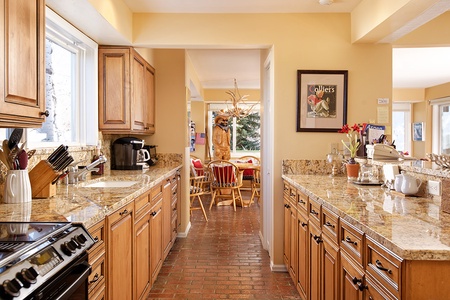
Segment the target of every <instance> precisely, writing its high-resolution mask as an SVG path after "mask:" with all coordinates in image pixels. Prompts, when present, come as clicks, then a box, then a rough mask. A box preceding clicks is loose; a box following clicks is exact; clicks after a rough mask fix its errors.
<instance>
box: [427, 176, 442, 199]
mask: <svg viewBox="0 0 450 300" xmlns="http://www.w3.org/2000/svg"><path fill="white" fill-rule="evenodd" d="M428 194H430V195H434V196H440V195H441V182H439V181H435V180H428Z"/></svg>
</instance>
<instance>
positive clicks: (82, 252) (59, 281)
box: [0, 222, 94, 300]
mask: <svg viewBox="0 0 450 300" xmlns="http://www.w3.org/2000/svg"><path fill="white" fill-rule="evenodd" d="M93 244H94V240H93V238H92V237H91V236H90V235H89V233H88V232H87V230H86V229H85V228H84V227H83V226H81V225H78V224H71V223H68V222H63V223H43V222H34V223H19V222H18V223H14V222H8V223H0V284H1V285H0V299H2V300H22V299H23V300H56V299H58V300H87V299H88V286H87V285H88V276H89V274H90V272H91V266H90V265H89V262H88V256H87V253H86V250H87V249H89V248H90V247H91V246H92V245H93Z"/></svg>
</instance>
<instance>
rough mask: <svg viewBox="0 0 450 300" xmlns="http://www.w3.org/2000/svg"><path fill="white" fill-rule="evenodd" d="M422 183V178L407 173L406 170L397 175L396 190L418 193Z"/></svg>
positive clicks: (411, 193)
mask: <svg viewBox="0 0 450 300" xmlns="http://www.w3.org/2000/svg"><path fill="white" fill-rule="evenodd" d="M421 184H422V180H420V179H418V178H415V177H414V176H411V175H408V174H405V173H404V172H402V174H399V175H395V190H396V191H397V192H402V193H403V194H405V195H414V194H417V192H419V187H420V185H421Z"/></svg>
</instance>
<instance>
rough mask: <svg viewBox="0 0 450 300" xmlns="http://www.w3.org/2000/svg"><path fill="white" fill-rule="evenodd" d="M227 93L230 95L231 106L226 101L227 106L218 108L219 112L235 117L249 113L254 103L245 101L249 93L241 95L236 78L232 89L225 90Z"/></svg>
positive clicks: (241, 116)
mask: <svg viewBox="0 0 450 300" xmlns="http://www.w3.org/2000/svg"><path fill="white" fill-rule="evenodd" d="M226 93H227V94H228V95H230V98H231V99H230V100H229V101H231V103H230V104H231V106H229V103H228V101H227V102H226V104H227V108H226V109H222V110H220V114H223V115H226V116H228V117H236V118H243V117H246V116H248V115H249V114H250V112H251V111H252V109H253V107H254V106H255V105H256V103H254V104H249V103H246V102H245V101H247V98H248V97H249V95H243V96H242V95H241V93H240V92H239V88H238V85H237V82H236V78H234V91H231V90H228V91H226Z"/></svg>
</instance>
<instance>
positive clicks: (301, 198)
mask: <svg viewBox="0 0 450 300" xmlns="http://www.w3.org/2000/svg"><path fill="white" fill-rule="evenodd" d="M308 202H309V197H308V196H307V195H306V194H304V193H302V192H300V191H297V209H299V210H303V211H304V212H307V211H308V205H309V204H308Z"/></svg>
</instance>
